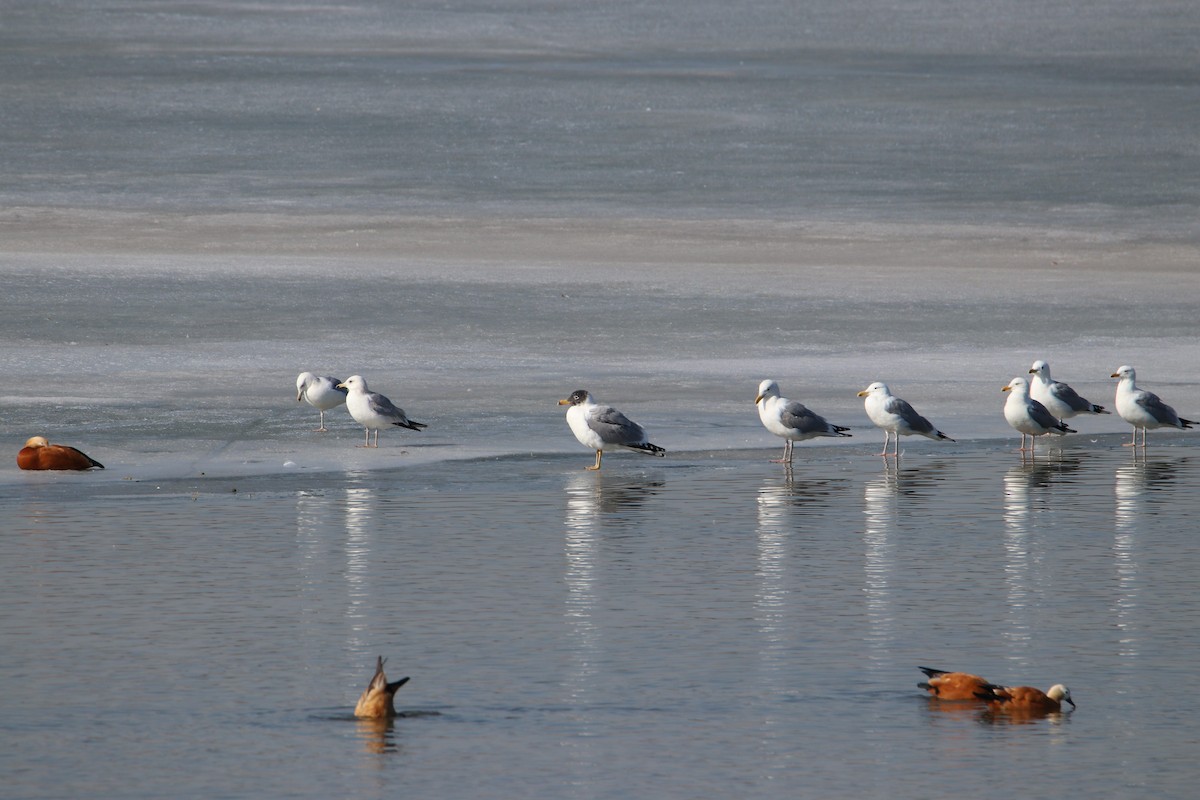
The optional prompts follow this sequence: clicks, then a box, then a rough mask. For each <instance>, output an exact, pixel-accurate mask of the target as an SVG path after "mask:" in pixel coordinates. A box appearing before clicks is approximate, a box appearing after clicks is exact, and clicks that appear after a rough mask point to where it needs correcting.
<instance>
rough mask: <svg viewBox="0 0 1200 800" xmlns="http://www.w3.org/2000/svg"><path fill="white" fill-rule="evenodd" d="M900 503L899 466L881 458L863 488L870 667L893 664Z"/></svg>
mask: <svg viewBox="0 0 1200 800" xmlns="http://www.w3.org/2000/svg"><path fill="white" fill-rule="evenodd" d="M899 504H900V469H899V465H898V464H896V465H893V464H891V463H889V462H888V461H887V460H886V459H885V460H884V471H883V472H882V473H881V474H880V475H879V477H877V478H872V479H871V480H869V481H867V483H866V485H865V486H864V487H863V514H864V515H865V516H866V525H865V526H864V529H863V548H864V565H865V566H864V569H865V573H866V574H865V578H864V582H865V585H864V592H865V594H866V599H867V627H868V630H869V633H868V636H867V646H868V649H869V654H868V658H869V659H870V661H871V668H873V669H883V668H885V666H886V665H889V664H891V663H892V659H891V645H892V642H893V640H894V633H893V628H894V622H895V617H894V615H893V612H892V589H891V576H892V575H893V573H894V572H895V569H896V556H895V550H896V543H895V539H896V524H897V518H898V514H899Z"/></svg>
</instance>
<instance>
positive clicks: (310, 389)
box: [296, 372, 346, 433]
mask: <svg viewBox="0 0 1200 800" xmlns="http://www.w3.org/2000/svg"><path fill="white" fill-rule="evenodd" d="M340 383H341V381H340V380H338V379H337V378H331V377H329V376H328V375H323V376H321V377H318V376H316V375H313V374H312V373H311V372H301V373H300V374H299V375H298V376H297V377H296V402H297V403H299V402H300V401H301V400H307V401H308V404H309V405H310V406H312V407H313V408H315V409H316V410H317V411H320V412H321V427H319V428H317V430H316V432H317V433H324V432H325V431H326V430H328V428H326V427H325V412H326V411H328V410H329V409H331V408H337V407H338V406H340V405H341V404H342V403H344V402H346V390H345V389H341V388H339V387H338V384H340Z"/></svg>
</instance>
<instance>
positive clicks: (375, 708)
mask: <svg viewBox="0 0 1200 800" xmlns="http://www.w3.org/2000/svg"><path fill="white" fill-rule="evenodd" d="M386 661H387V659H385V658H384V657H383V656H380V657H379V660H378V661H377V662H376V663H375V676H374V677H373V678H371V682H370V683H369V684H367V688H366V689H364V690H363V693H362V696H361V697H359V698H358V705H356V706H355V707H354V716H356V717H359V718H361V719H390V718H392V717H394V716H396V707H395V705H393V703H392V701H393V698H395V696H396V690H397V689H399V688H400V687H401V686H403V685H404V684H406V683H408V678H401V679H400V680H398V681H396V682H394V683H388V680H387V676H386V675H384V674H383V665H384V664H385V663H386Z"/></svg>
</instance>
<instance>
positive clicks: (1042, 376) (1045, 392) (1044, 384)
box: [1029, 359, 1109, 420]
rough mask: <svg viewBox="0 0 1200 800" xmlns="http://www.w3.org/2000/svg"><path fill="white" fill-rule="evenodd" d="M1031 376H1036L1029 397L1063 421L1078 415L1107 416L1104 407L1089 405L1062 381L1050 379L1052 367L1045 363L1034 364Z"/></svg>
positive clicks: (1030, 370)
mask: <svg viewBox="0 0 1200 800" xmlns="http://www.w3.org/2000/svg"><path fill="white" fill-rule="evenodd" d="M1029 374H1030V375H1036V376H1037V377H1036V378H1034V379H1033V383H1032V384H1031V385H1030V387H1029V396H1030V397H1032V398H1033V399H1034V400H1037V401H1038V402H1039V403H1041V404H1042V405H1044V406H1045V407H1046V410H1047V411H1049V412H1050V413H1051V414H1053V415H1054V416H1055V417H1057V418H1058V419H1061V420H1068V419H1070V418H1071V417H1073V416H1075V415H1076V414H1107V413H1109V412H1108V411H1105V410H1104V406H1098V405H1096V404H1095V403H1089V402H1088V401H1087V400H1084V399H1083V398H1082V397H1080V396H1079V394H1078V393H1077V392H1076V391H1075V390H1074V389H1072V388H1071V387H1070V386H1067V385H1066V384H1065V383H1063V382H1062V381H1056V380H1054V379H1053V378H1051V377H1050V365H1049V364H1047V363H1046V362H1045V361H1042V360H1040V359H1039V360H1038V361H1035V362H1033V366H1032V367H1030V368H1029Z"/></svg>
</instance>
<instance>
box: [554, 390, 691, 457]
mask: <svg viewBox="0 0 1200 800" xmlns="http://www.w3.org/2000/svg"><path fill="white" fill-rule="evenodd" d="M558 404H559V405H560V406H570V408H568V409H567V425H569V426H570V428H571V433H573V434H575V438H576V439H578V440H579V443H580V444H582V445H583V446H585V447H590V448H592V449H593V450H595V451H596V463H595V464H593V465H592V466H590V467H588V469H590V470H597V469H600V461H601V459H602V458H603V457H604V451H605V450H608V449H612V448H616V447H620V448H624V449H626V450H633V451H635V452H638V453H644V454H645V455H648V456H659V457H660V458H661V457H662V456H663V455H664V454H665V453H666V452H667V451H666V450H664V449H663V448H661V447H659V446H658V445H656V444H650V442H648V441H646V431H645V430H644V429H643V428H642V426H641V425H638V424H637V423H636V422H634V421H633V420H631V419H629V417H627V416H625V415H624V414H622V413H621V412H620V411H617V410H616V409H615V408H613V407H612V406H602V405H599V404H598V403H597V402H596V401H595V399H593V398H592V396H591V395H590V394H588V392H587V391H586V390H584V389H577V390H575V391H574V392H572V393H571V396H570V397H568V398H566V399H565V400H559V401H558Z"/></svg>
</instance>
